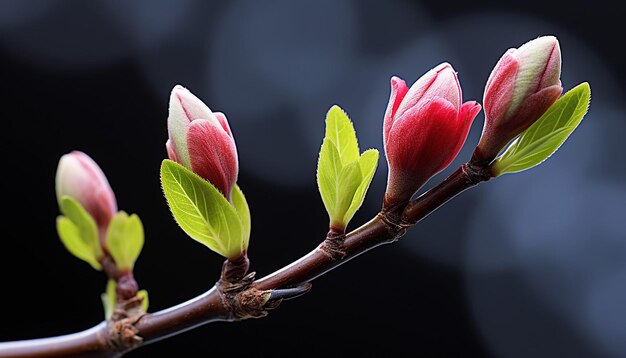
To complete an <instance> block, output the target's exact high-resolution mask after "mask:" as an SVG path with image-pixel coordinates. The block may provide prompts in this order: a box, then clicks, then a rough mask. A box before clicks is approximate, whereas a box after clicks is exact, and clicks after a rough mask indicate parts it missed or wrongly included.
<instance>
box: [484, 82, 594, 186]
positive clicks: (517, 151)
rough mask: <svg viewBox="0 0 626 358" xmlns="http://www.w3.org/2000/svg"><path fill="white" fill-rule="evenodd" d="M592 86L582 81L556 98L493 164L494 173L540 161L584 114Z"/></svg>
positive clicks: (555, 149)
mask: <svg viewBox="0 0 626 358" xmlns="http://www.w3.org/2000/svg"><path fill="white" fill-rule="evenodd" d="M590 98H591V89H590V88H589V84H588V83H586V82H585V83H582V84H580V85H578V86H576V87H575V88H573V89H572V90H570V91H569V92H567V93H566V94H564V95H563V96H562V97H561V98H559V99H558V100H557V101H556V102H555V103H554V104H553V105H552V106H551V107H550V108H548V110H547V111H546V112H545V113H544V114H543V116H541V118H539V120H537V122H535V123H534V124H533V125H532V126H530V127H529V128H528V129H527V130H525V131H524V132H522V134H520V136H519V137H518V138H517V139H516V140H515V141H513V143H511V145H510V146H509V147H508V148H507V149H506V151H505V152H504V153H503V154H502V155H501V156H500V157H499V158H498V159H496V161H495V162H494V164H492V168H493V171H494V173H495V174H496V176H498V175H502V174H506V173H517V172H521V171H523V170H527V169H530V168H532V167H534V166H537V165H539V164H541V163H543V162H544V161H545V160H546V159H548V158H549V157H550V156H551V155H552V154H554V153H555V152H556V151H557V150H558V149H559V147H560V146H561V145H562V144H563V143H564V142H565V140H567V138H568V137H569V136H570V134H572V132H573V131H574V130H575V129H576V127H578V125H579V124H580V122H581V121H582V119H583V117H584V116H585V114H586V113H587V109H588V107H589V100H590Z"/></svg>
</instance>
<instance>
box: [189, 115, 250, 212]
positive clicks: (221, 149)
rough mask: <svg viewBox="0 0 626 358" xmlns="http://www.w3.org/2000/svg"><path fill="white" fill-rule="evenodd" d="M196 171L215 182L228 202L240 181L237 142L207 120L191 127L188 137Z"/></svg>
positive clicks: (190, 155)
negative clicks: (236, 183) (238, 179)
mask: <svg viewBox="0 0 626 358" xmlns="http://www.w3.org/2000/svg"><path fill="white" fill-rule="evenodd" d="M187 143H188V148H189V157H190V160H191V167H192V170H193V171H194V172H195V173H196V174H198V175H200V176H201V177H203V178H205V179H206V180H208V181H209V182H211V183H212V184H213V185H214V186H215V187H216V188H217V189H218V190H220V192H222V194H224V196H226V198H227V199H229V200H230V194H231V191H232V189H233V187H234V185H235V182H236V181H237V174H238V172H239V164H238V160H237V148H236V146H235V142H234V141H233V139H232V138H231V137H230V136H229V135H228V134H227V133H226V131H224V129H223V128H222V127H221V126H215V125H213V123H212V122H210V121H209V120H206V119H198V120H195V121H193V122H192V123H191V126H190V127H189V132H188V136H187Z"/></svg>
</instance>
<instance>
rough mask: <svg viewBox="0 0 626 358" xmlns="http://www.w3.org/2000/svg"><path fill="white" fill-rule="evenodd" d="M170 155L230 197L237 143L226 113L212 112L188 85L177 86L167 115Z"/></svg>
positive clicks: (171, 97) (233, 184)
mask: <svg viewBox="0 0 626 358" xmlns="http://www.w3.org/2000/svg"><path fill="white" fill-rule="evenodd" d="M167 128H168V132H169V139H168V141H167V143H165V146H166V148H167V155H168V156H169V158H170V159H171V160H173V161H175V162H178V163H180V164H182V165H183V166H185V167H186V168H187V169H190V170H192V171H193V172H195V173H196V174H198V175H199V176H201V177H203V178H204V179H206V180H208V181H209V182H210V183H211V184H213V185H214V186H215V187H216V188H217V189H218V190H219V191H220V192H222V194H224V196H225V197H226V198H227V199H228V200H230V195H231V192H232V190H233V187H234V186H235V182H236V181H237V174H238V173H239V163H238V160H237V147H236V145H235V140H234V139H233V135H232V133H231V131H230V128H229V126H228V121H227V120H226V116H225V115H224V114H223V113H220V112H212V111H211V110H210V109H209V107H207V106H206V105H205V104H204V103H203V102H202V101H201V100H200V99H198V97H196V96H194V95H193V94H192V93H191V92H189V91H188V90H187V89H186V88H184V87H182V86H176V87H174V89H173V90H172V94H171V96H170V108H169V116H168V118H167Z"/></svg>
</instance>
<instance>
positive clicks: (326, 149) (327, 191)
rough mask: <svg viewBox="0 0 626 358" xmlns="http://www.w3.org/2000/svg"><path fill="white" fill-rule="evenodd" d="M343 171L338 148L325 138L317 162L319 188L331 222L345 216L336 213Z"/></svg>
mask: <svg viewBox="0 0 626 358" xmlns="http://www.w3.org/2000/svg"><path fill="white" fill-rule="evenodd" d="M341 169H342V165H341V159H339V153H338V152H337V147H335V144H333V142H332V141H331V140H330V139H328V138H324V142H323V143H322V148H321V150H320V156H319V160H318V162H317V186H318V187H319V190H320V194H321V195H322V201H323V202H324V205H325V206H326V211H328V215H329V216H330V217H331V220H332V218H337V217H339V216H343V214H342V215H338V214H337V213H336V212H335V209H336V207H337V194H338V193H337V176H338V175H339V172H340V171H341Z"/></svg>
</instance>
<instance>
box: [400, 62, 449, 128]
mask: <svg viewBox="0 0 626 358" xmlns="http://www.w3.org/2000/svg"><path fill="white" fill-rule="evenodd" d="M432 97H441V98H445V99H447V100H448V101H449V102H450V103H451V104H452V105H453V106H454V107H455V108H458V107H459V106H460V98H461V93H460V85H459V82H458V79H457V77H456V73H455V72H454V69H453V68H452V66H451V65H450V64H449V63H442V64H440V65H439V66H437V67H435V68H433V69H431V70H430V71H428V72H426V74H424V75H423V76H422V77H420V78H419V79H418V80H417V81H415V83H414V84H413V85H412V86H411V88H410V89H409V91H408V92H407V94H406V96H405V97H404V99H403V100H402V103H401V104H400V106H399V108H398V110H397V113H396V117H398V116H402V114H404V113H405V112H406V111H408V110H409V109H410V108H412V107H414V106H416V105H417V104H418V102H420V101H422V100H428V99H430V98H432Z"/></svg>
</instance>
